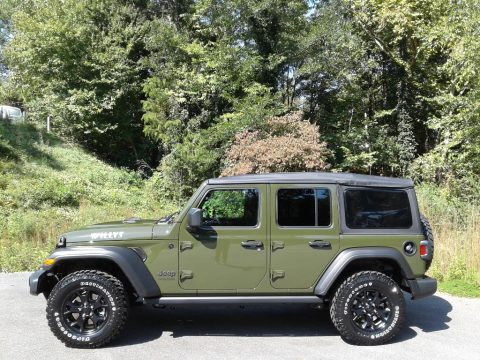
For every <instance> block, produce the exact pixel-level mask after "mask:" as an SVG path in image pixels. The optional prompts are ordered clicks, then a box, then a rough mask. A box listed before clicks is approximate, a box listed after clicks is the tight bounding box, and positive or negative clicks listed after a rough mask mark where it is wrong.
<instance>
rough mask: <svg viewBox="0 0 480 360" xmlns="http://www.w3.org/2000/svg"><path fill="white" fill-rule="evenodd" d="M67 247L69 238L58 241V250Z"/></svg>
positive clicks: (62, 237) (63, 237)
mask: <svg viewBox="0 0 480 360" xmlns="http://www.w3.org/2000/svg"><path fill="white" fill-rule="evenodd" d="M65 246H67V238H66V237H65V236H60V237H59V238H58V241H57V248H60V247H65Z"/></svg>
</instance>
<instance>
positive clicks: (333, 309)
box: [330, 271, 405, 345]
mask: <svg viewBox="0 0 480 360" xmlns="http://www.w3.org/2000/svg"><path fill="white" fill-rule="evenodd" d="M363 277H366V279H363V280H360V279H361V278H363ZM364 280H375V281H381V282H384V283H385V284H386V285H388V286H392V285H393V286H397V288H398V289H399V290H400V287H399V286H398V284H397V283H396V282H395V281H394V280H393V279H392V278H390V277H389V276H387V275H385V274H383V273H381V272H378V271H360V272H357V273H355V274H353V275H351V276H350V277H348V278H347V279H346V280H345V281H344V282H343V283H342V284H341V285H340V286H339V287H338V289H337V290H336V292H335V295H334V297H333V299H332V301H331V306H330V318H331V319H332V323H333V325H334V326H335V328H336V329H337V330H338V332H339V333H340V335H341V336H342V338H343V339H345V340H346V341H347V342H348V343H350V344H353V345H380V344H384V343H386V342H388V341H390V340H391V339H393V338H394V337H395V336H396V335H397V334H398V332H399V331H400V329H401V327H402V325H403V322H404V321H405V317H404V316H405V315H404V312H403V311H402V312H400V317H399V319H398V322H397V326H396V327H395V328H394V329H393V330H392V331H391V332H390V333H389V334H388V335H387V336H385V337H383V338H381V340H380V341H379V340H378V339H375V340H372V339H370V338H367V337H358V336H356V337H354V336H351V334H350V332H349V331H348V329H347V327H346V325H345V322H344V319H343V317H341V316H339V313H341V307H342V300H343V299H341V298H342V297H343V296H344V293H345V291H346V290H347V289H350V288H351V287H352V286H355V283H357V282H359V281H364ZM400 296H401V302H402V303H403V302H404V299H403V294H402V292H401V290H400Z"/></svg>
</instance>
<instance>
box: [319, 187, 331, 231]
mask: <svg viewBox="0 0 480 360" xmlns="http://www.w3.org/2000/svg"><path fill="white" fill-rule="evenodd" d="M315 193H316V195H317V225H318V226H329V225H330V223H331V217H330V191H328V189H316V190H315Z"/></svg>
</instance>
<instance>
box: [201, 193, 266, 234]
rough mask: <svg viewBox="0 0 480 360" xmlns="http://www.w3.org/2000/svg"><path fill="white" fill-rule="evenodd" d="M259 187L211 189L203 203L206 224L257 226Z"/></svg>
mask: <svg viewBox="0 0 480 360" xmlns="http://www.w3.org/2000/svg"><path fill="white" fill-rule="evenodd" d="M258 203H259V201H258V190H257V189H232V190H230V189H222V190H212V191H210V192H209V193H208V194H207V195H206V196H205V198H204V199H203V201H202V203H201V204H200V206H199V207H200V209H202V210H203V225H205V226H255V225H257V223H258Z"/></svg>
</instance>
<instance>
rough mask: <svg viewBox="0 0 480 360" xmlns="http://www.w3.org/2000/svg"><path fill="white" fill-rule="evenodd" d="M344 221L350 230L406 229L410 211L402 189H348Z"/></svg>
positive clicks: (406, 195) (410, 224)
mask: <svg viewBox="0 0 480 360" xmlns="http://www.w3.org/2000/svg"><path fill="white" fill-rule="evenodd" d="M345 221H346V225H347V227H349V228H350V229H409V228H411V227H412V211H411V208H410V201H409V199H408V194H407V192H406V191H404V190H390V189H348V190H346V191H345Z"/></svg>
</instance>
